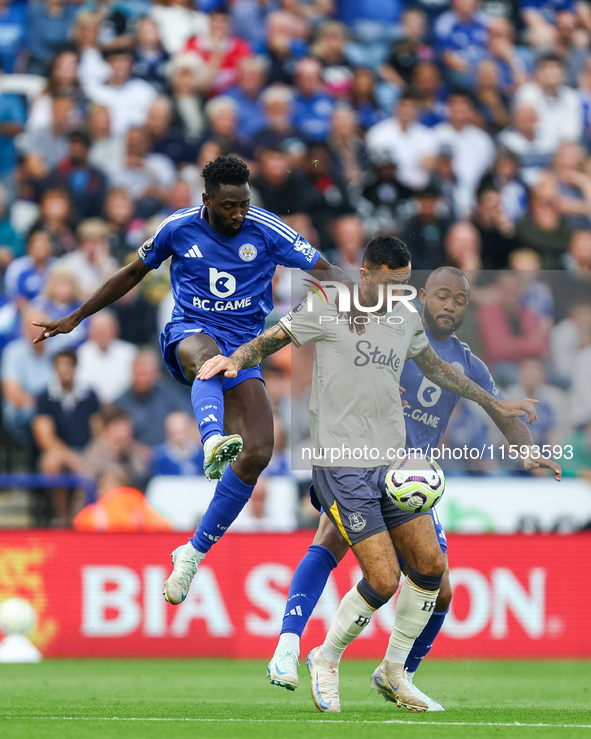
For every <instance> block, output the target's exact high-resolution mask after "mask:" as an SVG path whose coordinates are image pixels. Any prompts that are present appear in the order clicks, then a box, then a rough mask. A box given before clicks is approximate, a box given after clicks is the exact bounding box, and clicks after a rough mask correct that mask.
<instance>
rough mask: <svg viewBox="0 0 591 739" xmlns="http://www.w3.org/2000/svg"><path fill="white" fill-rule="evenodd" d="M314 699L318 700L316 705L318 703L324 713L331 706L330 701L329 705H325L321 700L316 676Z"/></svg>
mask: <svg viewBox="0 0 591 739" xmlns="http://www.w3.org/2000/svg"><path fill="white" fill-rule="evenodd" d="M316 697H317V698H318V703H320V707H321V708H323V709H324V710H325V711H326V710H328V709H329V708H330V707H331V706H332V701H330V703H326V702H325V701H324V700H323V699H322V694H321V693H320V687H319V686H318V675H316Z"/></svg>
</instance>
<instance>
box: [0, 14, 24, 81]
mask: <svg viewBox="0 0 591 739" xmlns="http://www.w3.org/2000/svg"><path fill="white" fill-rule="evenodd" d="M27 43H28V39H27V11H26V5H25V3H21V2H16V3H15V2H12V0H0V59H1V60H2V64H3V65H4V71H5V72H7V73H8V74H12V73H13V72H16V71H22V70H19V66H20V62H21V56H22V54H23V52H24V51H25V50H26V48H27Z"/></svg>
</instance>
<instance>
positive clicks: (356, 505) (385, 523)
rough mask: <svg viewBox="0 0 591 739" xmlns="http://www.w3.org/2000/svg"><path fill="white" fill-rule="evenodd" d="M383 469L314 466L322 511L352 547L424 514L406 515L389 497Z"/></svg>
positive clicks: (317, 494)
mask: <svg viewBox="0 0 591 739" xmlns="http://www.w3.org/2000/svg"><path fill="white" fill-rule="evenodd" d="M387 471H388V466H387V465H386V466H382V467H369V468H359V467H313V468H312V482H313V483H314V491H315V493H316V496H317V497H318V500H319V501H320V503H321V504H322V508H323V509H324V511H325V513H326V514H327V515H328V517H329V518H330V520H331V521H332V522H333V523H334V525H335V526H336V527H337V528H338V530H339V531H340V532H341V534H342V535H343V537H344V538H345V539H346V540H347V542H348V543H349V544H357V543H358V542H360V541H363V540H364V539H368V538H369V537H370V536H373V535H374V534H379V533H380V531H386V530H388V529H393V528H395V527H396V526H400V524H402V523H406V522H407V521H410V520H411V519H413V518H417V517H418V516H425V515H431V511H424V512H423V513H406V512H405V511H401V510H400V508H397V507H396V506H395V505H394V503H392V501H391V500H390V498H389V497H388V495H387V494H386V472H387Z"/></svg>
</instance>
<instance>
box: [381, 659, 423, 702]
mask: <svg viewBox="0 0 591 739" xmlns="http://www.w3.org/2000/svg"><path fill="white" fill-rule="evenodd" d="M371 688H372V690H373V689H374V688H376V689H377V691H378V693H381V694H382V695H383V696H384V698H385V699H386V700H388V701H391V702H392V703H396V704H397V705H398V707H399V708H400V706H404V707H405V708H406V709H408V710H409V711H418V712H419V713H424V712H425V711H427V710H428V709H429V705H428V703H427V701H426V700H425V699H424V698H423V697H421V694H420V693H419V691H417V690H416V688H415V687H414V686H413V685H411V683H409V682H408V679H407V677H406V674H405V672H404V665H401V664H395V663H394V662H386V660H384V661H383V662H382V664H381V665H380V666H379V667H378V668H377V669H376V671H375V672H374V674H373V675H372V676H371Z"/></svg>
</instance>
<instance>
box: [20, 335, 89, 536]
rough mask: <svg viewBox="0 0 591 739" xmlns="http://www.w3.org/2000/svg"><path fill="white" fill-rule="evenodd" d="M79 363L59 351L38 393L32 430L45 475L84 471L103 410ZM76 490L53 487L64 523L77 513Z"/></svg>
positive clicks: (71, 355) (65, 352) (56, 506)
mask: <svg viewBox="0 0 591 739" xmlns="http://www.w3.org/2000/svg"><path fill="white" fill-rule="evenodd" d="M76 364H77V359H76V354H75V353H74V352H73V351H68V350H63V351H60V352H58V353H57V354H55V355H54V357H53V375H52V377H51V380H50V382H49V385H48V386H47V388H46V389H45V390H43V392H42V393H40V394H39V395H38V396H37V400H36V406H35V416H34V418H33V421H32V424H31V431H32V433H33V439H34V440H35V443H36V445H37V448H38V449H39V451H40V452H41V458H40V460H39V466H40V468H41V471H42V472H44V473H45V474H49V475H58V474H62V473H64V472H73V473H77V474H82V473H83V472H84V468H83V466H82V459H81V453H82V449H83V447H84V446H86V444H88V442H89V441H90V439H91V426H90V423H91V418H92V416H93V415H94V414H95V413H97V412H98V410H99V401H98V398H97V396H96V394H95V393H94V391H93V390H91V389H89V388H85V387H84V386H82V385H81V384H80V383H79V382H78V380H77V377H76ZM73 493H74V491H73V490H68V489H62V488H57V489H53V490H52V498H53V507H54V509H55V512H56V514H57V515H58V517H59V521H60V523H61V524H62V525H66V526H67V525H69V524H70V523H71V520H72V516H73V515H75V512H76V511H75V510H73V506H72V503H73V500H72V498H73Z"/></svg>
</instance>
